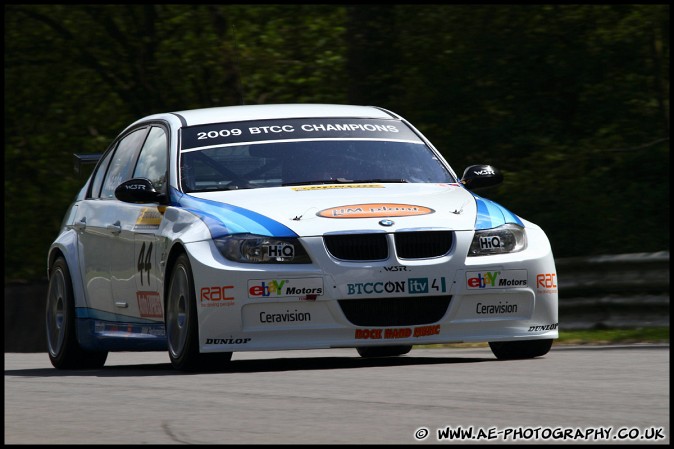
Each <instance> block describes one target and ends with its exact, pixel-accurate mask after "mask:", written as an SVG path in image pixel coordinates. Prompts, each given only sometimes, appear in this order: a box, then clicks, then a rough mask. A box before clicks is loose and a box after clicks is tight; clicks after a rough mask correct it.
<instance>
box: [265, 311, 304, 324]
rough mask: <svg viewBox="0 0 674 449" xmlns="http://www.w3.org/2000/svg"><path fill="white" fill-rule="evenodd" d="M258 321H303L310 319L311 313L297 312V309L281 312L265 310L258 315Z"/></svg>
mask: <svg viewBox="0 0 674 449" xmlns="http://www.w3.org/2000/svg"><path fill="white" fill-rule="evenodd" d="M258 318H259V320H260V323H295V322H304V321H311V313H309V312H298V311H297V309H295V310H293V311H292V312H291V311H290V310H286V311H285V312H282V313H268V312H265V311H262V312H260V314H259V316H258Z"/></svg>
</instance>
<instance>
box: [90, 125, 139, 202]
mask: <svg viewBox="0 0 674 449" xmlns="http://www.w3.org/2000/svg"><path fill="white" fill-rule="evenodd" d="M146 135H147V128H141V129H138V130H136V131H133V132H132V133H131V134H128V135H127V136H126V137H124V138H123V139H122V140H121V141H120V142H119V145H117V150H116V151H115V153H114V154H113V155H112V160H111V161H110V167H109V168H108V172H107V173H106V175H105V180H104V181H103V189H102V190H101V198H102V199H109V198H114V197H115V189H116V188H117V186H118V185H120V184H121V183H123V182H124V181H126V180H128V179H131V171H132V170H133V166H134V164H135V162H136V155H137V154H138V151H139V150H140V146H141V145H142V144H143V141H144V140H145V136H146Z"/></svg>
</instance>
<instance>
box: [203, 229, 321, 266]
mask: <svg viewBox="0 0 674 449" xmlns="http://www.w3.org/2000/svg"><path fill="white" fill-rule="evenodd" d="M214 242H215V246H216V247H217V248H218V249H219V250H220V253H221V254H222V255H223V256H224V257H225V258H227V259H229V260H231V261H234V262H241V263H311V259H309V255H308V254H307V252H306V251H305V250H304V247H303V246H302V244H301V243H300V242H299V240H297V239H296V238H275V237H265V236H263V235H254V234H237V235H230V236H227V237H220V238H218V239H215V240H214Z"/></svg>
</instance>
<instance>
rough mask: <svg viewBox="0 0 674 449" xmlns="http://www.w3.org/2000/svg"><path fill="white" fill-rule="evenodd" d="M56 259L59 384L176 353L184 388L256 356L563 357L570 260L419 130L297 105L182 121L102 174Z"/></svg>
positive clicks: (125, 145) (53, 253)
mask: <svg viewBox="0 0 674 449" xmlns="http://www.w3.org/2000/svg"><path fill="white" fill-rule="evenodd" d="M77 160H78V162H80V163H84V162H87V161H97V164H96V166H95V168H94V169H93V172H92V174H91V176H90V177H89V179H88V180H87V182H86V184H85V185H84V187H83V188H82V189H81V191H80V192H79V193H78V194H77V197H76V199H75V201H74V202H73V204H72V205H71V206H70V208H69V209H68V211H67V213H66V214H65V218H64V220H63V224H62V228H61V231H60V233H59V235H58V237H57V238H56V240H55V241H54V243H53V244H52V245H51V248H50V250H49V254H48V274H49V289H48V297H47V307H46V330H47V340H48V349H49V358H50V360H51V362H52V364H53V366H54V367H56V368H61V369H75V368H95V367H101V366H102V365H104V363H105V360H106V357H107V354H108V352H109V351H167V352H168V354H169V358H170V360H171V363H172V364H173V366H174V367H175V368H176V369H179V370H199V369H206V368H212V367H219V366H222V365H223V364H225V363H226V362H228V361H229V360H230V359H231V357H232V353H233V352H236V351H260V350H288V349H313V348H355V349H356V350H357V352H358V353H359V354H360V355H361V356H363V357H379V356H396V355H402V354H406V353H408V352H409V351H410V350H411V349H412V347H413V346H414V345H427V344H438V343H458V342H488V343H489V345H490V347H491V349H492V351H493V353H494V355H495V356H496V357H497V358H498V359H517V358H532V357H538V356H542V355H544V354H546V353H547V352H548V351H549V349H550V347H551V345H552V341H553V339H555V338H557V337H558V329H557V326H558V322H557V321H558V314H557V299H558V298H557V279H556V270H555V264H554V259H553V255H552V251H551V247H550V243H549V241H548V239H547V237H546V235H545V233H544V232H543V231H542V230H541V229H540V228H539V227H538V226H537V225H535V224H533V223H531V222H529V221H527V220H525V219H524V218H522V217H519V216H517V215H516V214H514V213H512V212H510V211H509V210H507V209H506V208H504V207H503V206H501V205H499V204H497V203H495V202H493V201H490V200H488V199H486V198H483V197H481V196H479V195H478V194H476V193H475V190H479V189H481V188H485V187H489V186H494V185H497V184H499V183H500V182H501V181H502V175H501V173H500V172H499V171H498V170H497V169H496V168H494V167H492V166H490V165H473V166H470V167H468V168H467V169H466V170H465V172H464V173H463V175H462V177H461V178H459V177H458V176H457V174H456V173H455V172H454V170H453V169H452V167H451V166H450V165H449V164H448V163H447V161H446V160H445V159H444V158H443V156H442V155H441V154H440V152H439V151H438V150H437V149H436V148H435V147H434V146H433V145H432V144H431V142H429V141H428V140H427V139H426V138H425V137H424V136H423V135H422V134H421V133H420V132H419V131H418V130H417V129H415V128H414V127H413V126H412V125H411V124H410V123H409V122H407V121H406V120H405V119H404V118H402V117H400V116H399V115H397V114H395V113H393V112H391V111H388V110H385V109H382V108H378V107H365V106H347V105H320V104H289V105H254V106H232V107H220V108H209V109H197V110H188V111H180V112H172V113H162V114H156V115H151V116H148V117H145V118H143V119H141V120H138V121H136V122H135V123H133V124H131V125H130V126H128V127H127V128H126V129H125V130H124V131H123V132H122V133H121V134H120V135H119V136H118V137H117V138H116V139H115V140H114V141H113V142H112V143H111V145H110V146H109V147H108V148H107V150H106V151H105V152H104V153H102V154H100V155H81V156H78V159H77Z"/></svg>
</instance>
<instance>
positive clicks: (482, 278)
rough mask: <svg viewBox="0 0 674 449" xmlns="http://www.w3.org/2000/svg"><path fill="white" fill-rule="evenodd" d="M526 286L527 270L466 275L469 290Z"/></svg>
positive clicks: (479, 272)
mask: <svg viewBox="0 0 674 449" xmlns="http://www.w3.org/2000/svg"><path fill="white" fill-rule="evenodd" d="M526 286H527V270H503V271H470V272H468V273H466V287H467V288H468V289H469V290H472V289H481V288H515V287H526Z"/></svg>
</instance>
